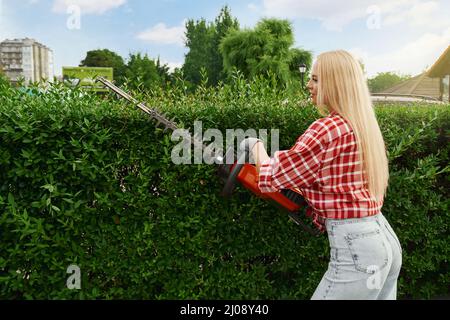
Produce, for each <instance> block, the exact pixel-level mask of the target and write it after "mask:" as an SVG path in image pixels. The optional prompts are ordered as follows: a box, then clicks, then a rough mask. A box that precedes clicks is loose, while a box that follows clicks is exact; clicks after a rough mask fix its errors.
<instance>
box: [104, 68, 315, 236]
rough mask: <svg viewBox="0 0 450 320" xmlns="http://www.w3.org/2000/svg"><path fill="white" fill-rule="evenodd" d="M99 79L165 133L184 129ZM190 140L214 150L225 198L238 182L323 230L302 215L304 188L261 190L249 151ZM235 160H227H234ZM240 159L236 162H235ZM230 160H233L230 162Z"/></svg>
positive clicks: (293, 218) (301, 222)
mask: <svg viewBox="0 0 450 320" xmlns="http://www.w3.org/2000/svg"><path fill="white" fill-rule="evenodd" d="M96 81H98V82H101V83H102V84H103V85H105V86H106V87H107V88H108V89H110V90H111V91H112V92H114V93H116V94H117V95H119V96H120V97H122V98H124V99H126V100H127V101H129V102H130V103H132V104H133V105H135V106H136V107H138V108H139V109H141V110H142V111H143V112H145V113H147V114H148V115H149V116H150V117H151V118H152V119H153V120H156V127H159V126H162V127H164V132H166V131H167V130H169V129H170V130H172V131H174V130H177V129H182V128H179V127H178V126H177V124H176V123H175V122H174V119H172V120H168V119H167V117H166V116H165V115H164V114H161V113H159V112H158V111H156V110H154V109H151V108H149V107H147V106H146V105H145V104H143V103H141V102H139V101H137V100H136V99H135V98H133V97H132V96H131V95H129V94H128V93H126V92H125V91H123V90H122V89H120V88H119V87H117V86H116V85H115V84H113V83H112V82H111V81H109V80H107V79H105V78H103V77H97V78H96ZM190 141H191V143H192V144H193V145H194V147H197V148H201V149H202V150H203V151H205V152H210V155H211V158H212V159H213V160H214V163H216V164H218V170H217V173H218V176H219V177H220V178H221V179H222V180H223V182H224V184H225V185H224V188H223V190H222V192H221V195H222V196H223V197H226V198H228V197H230V196H231V195H232V193H233V191H234V189H235V188H236V186H237V184H238V183H240V184H241V185H242V186H243V187H244V188H246V189H248V190H250V191H251V192H252V193H253V194H255V195H256V196H257V197H259V198H262V199H265V200H267V201H269V202H271V203H272V204H274V205H276V206H277V207H278V208H279V209H281V210H283V211H285V212H287V214H288V216H289V217H290V218H291V219H292V220H293V221H294V222H295V223H296V224H297V225H299V226H301V227H302V228H303V229H304V230H305V231H307V232H308V233H310V234H312V235H314V236H317V235H319V234H320V233H319V232H318V231H316V230H313V229H311V228H310V227H309V226H307V225H306V224H305V223H304V222H303V221H302V220H301V219H300V217H299V213H300V212H301V210H302V209H304V208H306V207H307V206H308V204H307V202H306V201H305V199H304V198H303V197H302V195H301V194H300V190H298V189H295V191H294V190H291V189H283V190H280V191H279V192H272V193H261V191H260V190H259V188H258V174H257V171H256V166H255V165H253V164H251V163H249V162H250V161H249V160H250V154H249V152H248V151H243V152H242V154H241V155H240V158H239V159H237V152H236V150H235V149H234V148H233V147H231V148H229V149H228V150H227V151H226V152H225V155H224V156H222V150H215V152H213V151H207V150H208V149H209V146H208V145H206V144H205V143H204V142H203V141H202V140H200V139H198V138H197V137H196V136H192V135H190ZM230 159H232V160H231V161H227V160H230ZM235 159H236V161H234V160H235ZM230 162H232V163H231V164H230Z"/></svg>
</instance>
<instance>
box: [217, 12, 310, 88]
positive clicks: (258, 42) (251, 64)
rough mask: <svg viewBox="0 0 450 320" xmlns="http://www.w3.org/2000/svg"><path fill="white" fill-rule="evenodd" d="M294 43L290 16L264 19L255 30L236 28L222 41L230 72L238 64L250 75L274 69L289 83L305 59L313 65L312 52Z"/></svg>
mask: <svg viewBox="0 0 450 320" xmlns="http://www.w3.org/2000/svg"><path fill="white" fill-rule="evenodd" d="M293 43H294V35H293V32H292V26H291V23H290V22H289V21H287V20H279V19H263V20H261V21H260V22H258V24H257V25H256V27H255V28H254V29H253V30H252V29H246V30H233V31H231V32H230V33H228V35H227V36H226V37H225V38H224V39H223V40H222V42H221V44H220V50H221V53H222V56H223V61H224V69H225V70H226V71H227V72H228V73H229V74H230V73H231V72H232V71H233V70H234V69H235V68H236V69H238V70H240V71H241V72H242V73H243V74H244V76H245V77H247V78H252V77H254V76H256V75H261V74H262V75H267V74H269V73H272V74H274V75H275V76H276V78H277V79H278V80H279V83H280V84H283V85H285V84H287V83H288V82H289V80H291V79H292V78H293V77H298V75H299V71H298V67H299V65H300V64H301V63H305V64H306V65H307V66H309V67H310V66H311V60H312V56H311V53H310V52H308V51H305V50H301V49H295V48H291V46H292V45H293Z"/></svg>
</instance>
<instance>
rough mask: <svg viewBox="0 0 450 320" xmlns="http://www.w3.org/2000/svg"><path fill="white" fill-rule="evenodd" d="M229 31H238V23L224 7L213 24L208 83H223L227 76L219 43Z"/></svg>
mask: <svg viewBox="0 0 450 320" xmlns="http://www.w3.org/2000/svg"><path fill="white" fill-rule="evenodd" d="M231 30H239V21H238V20H237V19H236V18H233V17H232V15H231V11H230V8H229V7H228V6H225V7H223V8H222V9H221V11H220V14H219V16H217V18H216V20H215V23H214V30H213V35H212V37H213V39H212V42H213V43H212V47H211V55H210V69H209V79H210V83H211V84H213V85H216V84H217V83H218V82H219V81H224V80H225V79H226V77H227V74H226V72H225V70H224V67H223V57H222V53H221V52H220V42H221V41H222V39H223V38H225V36H226V35H227V34H228V32H230V31H231Z"/></svg>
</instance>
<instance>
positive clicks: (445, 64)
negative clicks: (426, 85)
mask: <svg viewBox="0 0 450 320" xmlns="http://www.w3.org/2000/svg"><path fill="white" fill-rule="evenodd" d="M449 74H450V46H448V47H447V49H446V50H445V51H444V53H443V54H442V55H441V56H440V57H439V59H438V60H437V61H436V62H435V64H434V65H433V66H432V67H431V68H430V70H429V71H428V76H429V77H432V78H443V77H445V76H446V75H449Z"/></svg>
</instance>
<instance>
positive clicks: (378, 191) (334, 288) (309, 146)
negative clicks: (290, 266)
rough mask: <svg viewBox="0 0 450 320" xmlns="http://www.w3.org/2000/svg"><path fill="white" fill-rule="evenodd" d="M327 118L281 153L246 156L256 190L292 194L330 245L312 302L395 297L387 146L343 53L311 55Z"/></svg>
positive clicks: (257, 145)
mask: <svg viewBox="0 0 450 320" xmlns="http://www.w3.org/2000/svg"><path fill="white" fill-rule="evenodd" d="M308 89H309V91H310V93H311V98H312V101H313V103H314V104H315V105H316V106H317V107H318V109H319V111H320V113H321V114H323V115H324V116H326V117H325V118H321V119H319V120H317V121H316V122H314V123H313V124H312V125H311V126H310V127H309V128H308V130H306V132H305V133H304V134H303V135H302V136H301V137H299V138H298V140H297V141H296V143H295V145H294V146H293V147H292V148H291V149H290V150H286V151H277V152H276V153H275V154H274V157H273V158H269V156H268V154H267V152H266V150H265V149H264V145H263V143H262V142H261V141H260V140H258V139H254V138H249V139H246V140H244V142H243V144H241V148H247V149H248V150H251V151H252V156H253V159H254V161H255V163H256V167H257V170H258V174H259V181H258V186H259V188H260V189H261V191H262V192H276V191H278V190H279V189H296V190H297V191H298V192H300V193H301V194H302V195H303V196H304V198H305V199H306V200H307V202H308V203H309V205H310V208H309V209H308V210H309V212H308V215H311V216H312V217H313V221H314V223H315V224H316V225H317V227H318V228H319V229H320V230H323V231H324V230H326V231H327V233H328V239H329V242H330V248H331V250H330V263H329V266H328V270H327V271H326V273H325V275H324V277H323V278H322V281H321V282H320V283H319V286H318V287H317V289H316V291H315V292H314V294H313V296H312V299H396V297H397V279H398V276H399V273H400V268H401V264H402V256H401V255H402V249H401V246H400V243H399V241H398V238H397V236H396V235H395V233H394V231H393V230H392V228H391V227H390V225H389V223H388V222H387V220H386V219H385V218H384V217H383V215H382V213H381V211H380V210H381V207H382V205H383V200H384V196H385V194H386V189H387V185H388V178H389V171H388V160H387V157H386V149H385V145H384V141H383V137H382V135H381V131H380V128H379V126H378V123H377V119H376V117H375V113H374V110H373V106H372V103H371V98H370V94H369V90H368V87H367V83H366V80H365V78H364V75H363V72H362V69H361V66H360V64H359V63H358V61H356V60H355V59H354V58H353V57H352V56H351V55H350V54H349V53H347V52H345V51H333V52H326V53H323V54H321V55H319V57H318V58H317V61H316V63H315V64H314V66H313V69H312V74H311V80H310V81H309V83H308Z"/></svg>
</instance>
